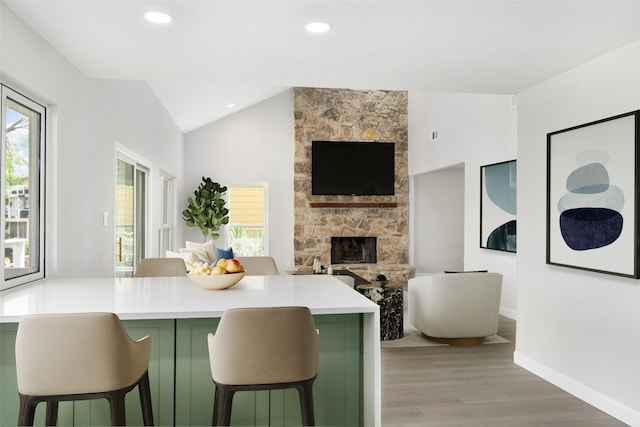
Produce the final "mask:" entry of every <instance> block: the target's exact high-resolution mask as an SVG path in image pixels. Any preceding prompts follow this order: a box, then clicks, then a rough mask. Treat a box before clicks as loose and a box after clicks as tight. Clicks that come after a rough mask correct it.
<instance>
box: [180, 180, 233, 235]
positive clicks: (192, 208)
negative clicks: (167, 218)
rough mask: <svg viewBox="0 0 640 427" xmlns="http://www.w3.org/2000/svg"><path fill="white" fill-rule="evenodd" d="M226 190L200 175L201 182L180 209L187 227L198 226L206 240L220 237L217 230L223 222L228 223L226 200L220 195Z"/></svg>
mask: <svg viewBox="0 0 640 427" xmlns="http://www.w3.org/2000/svg"><path fill="white" fill-rule="evenodd" d="M226 191H227V187H223V186H221V185H220V184H218V183H217V182H213V181H212V180H211V178H205V177H202V183H201V184H200V186H199V187H198V189H197V190H196V191H194V192H193V197H189V198H188V199H187V202H188V206H187V208H186V209H185V210H183V211H182V219H184V220H185V222H186V224H187V226H188V227H198V228H199V229H200V231H202V235H203V236H204V239H205V240H206V239H207V237H211V238H212V239H213V240H215V239H217V238H218V237H220V234H219V233H218V231H219V230H220V228H221V227H222V226H223V225H224V224H228V223H229V209H227V208H226V207H225V204H226V201H225V200H224V198H223V197H222V196H223V195H224V193H225V192H226Z"/></svg>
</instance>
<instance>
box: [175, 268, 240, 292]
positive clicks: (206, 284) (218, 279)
mask: <svg viewBox="0 0 640 427" xmlns="http://www.w3.org/2000/svg"><path fill="white" fill-rule="evenodd" d="M187 276H188V277H189V279H191V281H192V282H193V283H195V284H196V285H198V286H200V287H201V288H204V289H210V290H215V291H219V290H222V289H228V288H230V287H232V286H233V285H235V284H236V283H238V282H239V281H240V280H242V278H243V277H244V271H242V272H240V273H227V274H212V275H208V274H193V273H189V274H187Z"/></svg>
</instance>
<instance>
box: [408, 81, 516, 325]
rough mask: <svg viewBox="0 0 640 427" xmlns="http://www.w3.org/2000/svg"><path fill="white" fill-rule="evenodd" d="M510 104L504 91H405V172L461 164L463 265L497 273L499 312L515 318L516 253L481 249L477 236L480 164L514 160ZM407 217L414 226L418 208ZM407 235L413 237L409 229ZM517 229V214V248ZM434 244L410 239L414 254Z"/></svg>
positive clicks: (429, 250)
mask: <svg viewBox="0 0 640 427" xmlns="http://www.w3.org/2000/svg"><path fill="white" fill-rule="evenodd" d="M512 102H513V100H512V97H511V96H508V95H481V94H453V93H436V94H434V93H422V92H409V175H410V176H412V177H415V176H418V175H421V174H424V173H426V172H432V171H436V170H439V169H444V168H449V167H451V166H453V165H460V164H464V170H465V174H464V269H466V270H481V269H488V270H490V271H495V272H499V273H501V274H502V275H503V276H504V278H503V286H502V301H501V308H500V312H501V313H502V314H503V315H505V316H509V317H511V318H515V316H516V312H517V308H516V303H517V287H516V254H513V253H509V252H501V251H495V250H490V249H481V248H480V237H479V236H480V167H481V166H483V165H487V164H492V163H498V162H502V161H506V160H513V159H516V158H517V154H516V114H517V108H515V107H514V106H512ZM433 130H437V131H438V139H437V140H435V141H431V140H430V133H431V131H433ZM518 175H520V173H519V172H518ZM414 182H415V179H414ZM414 191H416V190H412V192H414ZM442 191H459V190H457V189H446V188H443V190H442ZM518 212H520V207H518ZM411 215H412V223H413V224H414V225H415V221H416V219H417V218H420V217H421V215H423V212H416V211H415V210H414V209H413V207H412V214H411ZM425 220H427V221H428V220H430V219H429V218H426V219H425ZM431 220H433V221H437V220H438V218H432V219H431ZM411 233H412V237H413V236H415V232H414V230H413V229H412V232H411ZM519 233H520V222H519V218H518V246H520V236H519ZM438 244H439V243H435V244H434V242H430V241H426V240H420V239H413V244H412V246H413V251H414V253H415V254H428V253H432V252H433V251H436V250H438V249H437V248H438ZM518 251H519V248H518ZM416 262H417V261H416Z"/></svg>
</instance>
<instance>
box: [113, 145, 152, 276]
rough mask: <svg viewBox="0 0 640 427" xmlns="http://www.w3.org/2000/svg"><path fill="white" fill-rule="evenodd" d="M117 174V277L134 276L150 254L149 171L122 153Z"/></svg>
mask: <svg viewBox="0 0 640 427" xmlns="http://www.w3.org/2000/svg"><path fill="white" fill-rule="evenodd" d="M117 162H118V166H117V177H116V215H115V230H116V263H115V276H116V277H133V274H134V272H135V268H136V266H137V265H138V264H139V263H140V260H141V259H143V258H144V257H145V254H146V216H147V214H146V211H147V209H146V199H147V176H148V170H147V169H146V168H144V167H143V166H141V165H139V164H138V163H136V162H135V161H132V160H130V159H127V158H126V157H124V156H119V157H118V159H117Z"/></svg>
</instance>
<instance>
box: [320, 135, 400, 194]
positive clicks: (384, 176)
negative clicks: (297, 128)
mask: <svg viewBox="0 0 640 427" xmlns="http://www.w3.org/2000/svg"><path fill="white" fill-rule="evenodd" d="M394 182H395V143H393V142H344V141H342V142H338V141H313V142H312V143H311V194H313V195H352V196H365V195H393V194H394Z"/></svg>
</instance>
